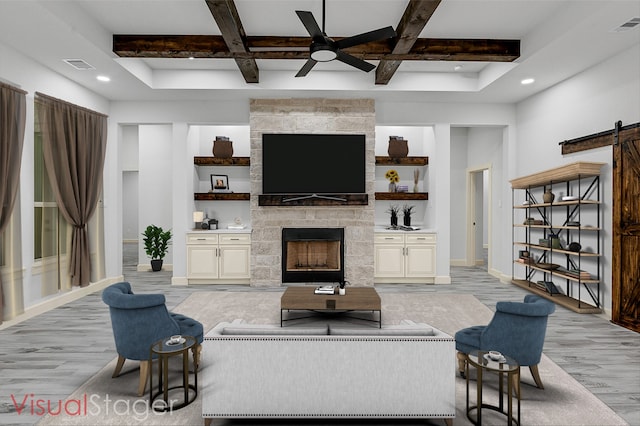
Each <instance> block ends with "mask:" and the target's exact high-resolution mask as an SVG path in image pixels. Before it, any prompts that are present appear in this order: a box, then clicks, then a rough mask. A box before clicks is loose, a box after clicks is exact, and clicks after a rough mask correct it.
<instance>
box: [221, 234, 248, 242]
mask: <svg viewBox="0 0 640 426" xmlns="http://www.w3.org/2000/svg"><path fill="white" fill-rule="evenodd" d="M220 244H251V236H250V235H249V234H220Z"/></svg>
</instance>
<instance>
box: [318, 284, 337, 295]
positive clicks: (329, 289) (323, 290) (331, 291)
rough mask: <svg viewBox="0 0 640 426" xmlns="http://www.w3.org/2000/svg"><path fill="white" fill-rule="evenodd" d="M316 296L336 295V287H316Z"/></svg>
mask: <svg viewBox="0 0 640 426" xmlns="http://www.w3.org/2000/svg"><path fill="white" fill-rule="evenodd" d="M314 293H315V294H335V287H333V286H332V285H323V286H320V287H316V289H315V291H314Z"/></svg>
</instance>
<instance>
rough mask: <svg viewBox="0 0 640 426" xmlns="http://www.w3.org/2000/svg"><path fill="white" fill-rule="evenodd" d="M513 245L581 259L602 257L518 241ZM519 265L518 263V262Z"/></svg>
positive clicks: (597, 254) (595, 254) (596, 254)
mask: <svg viewBox="0 0 640 426" xmlns="http://www.w3.org/2000/svg"><path fill="white" fill-rule="evenodd" d="M513 244H515V245H518V246H522V247H530V248H534V249H538V250H544V251H553V252H554V253H562V254H571V255H574V256H578V255H580V256H583V257H599V256H602V255H601V254H599V253H591V252H585V251H581V252H577V251H571V250H564V249H556V248H554V249H551V248H550V247H544V246H541V245H538V244H528V243H525V242H520V241H516V242H515V243H513ZM518 263H520V262H518Z"/></svg>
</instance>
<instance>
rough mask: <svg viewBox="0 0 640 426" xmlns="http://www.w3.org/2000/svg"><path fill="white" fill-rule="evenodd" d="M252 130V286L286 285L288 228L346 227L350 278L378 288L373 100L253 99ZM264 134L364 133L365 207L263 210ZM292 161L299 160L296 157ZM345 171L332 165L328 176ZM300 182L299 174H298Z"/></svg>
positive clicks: (353, 282)
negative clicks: (285, 237) (375, 277)
mask: <svg viewBox="0 0 640 426" xmlns="http://www.w3.org/2000/svg"><path fill="white" fill-rule="evenodd" d="M249 123H250V127H251V171H250V173H251V224H252V228H253V231H252V235H251V285H252V286H255V287H279V286H281V285H282V271H281V265H282V253H281V250H282V243H281V236H282V228H283V227H294V228H305V227H307V228H321V227H328V228H336V227H342V228H344V240H345V244H344V258H345V261H344V269H345V279H346V280H347V281H349V282H350V284H351V285H356V286H372V285H373V258H374V253H373V236H374V235H373V228H374V202H375V197H374V167H375V151H374V145H375V104H374V101H373V99H326V98H317V99H315V98H314V99H253V100H251V103H250V112H249ZM263 133H324V134H331V133H335V134H364V135H365V136H366V155H367V165H366V191H367V194H368V195H369V202H368V204H367V205H362V206H331V207H327V206H324V207H322V206H304V207H303V206H292V207H280V206H279V207H273V206H259V205H258V197H257V196H258V195H260V194H261V193H262V134H263ZM291 161H296V159H294V158H292V159H291ZM336 172H337V173H339V171H336V170H332V169H331V165H330V164H327V173H336ZM292 179H295V176H292Z"/></svg>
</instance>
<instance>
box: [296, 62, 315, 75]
mask: <svg viewBox="0 0 640 426" xmlns="http://www.w3.org/2000/svg"><path fill="white" fill-rule="evenodd" d="M317 63H318V62H317V61H315V60H313V59H311V58H309V59H308V60H307V62H305V64H304V65H303V66H302V68H300V71H298V74H296V77H304V76H305V75H307V74H309V71H311V68H313V67H314V66H315V64H317Z"/></svg>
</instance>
